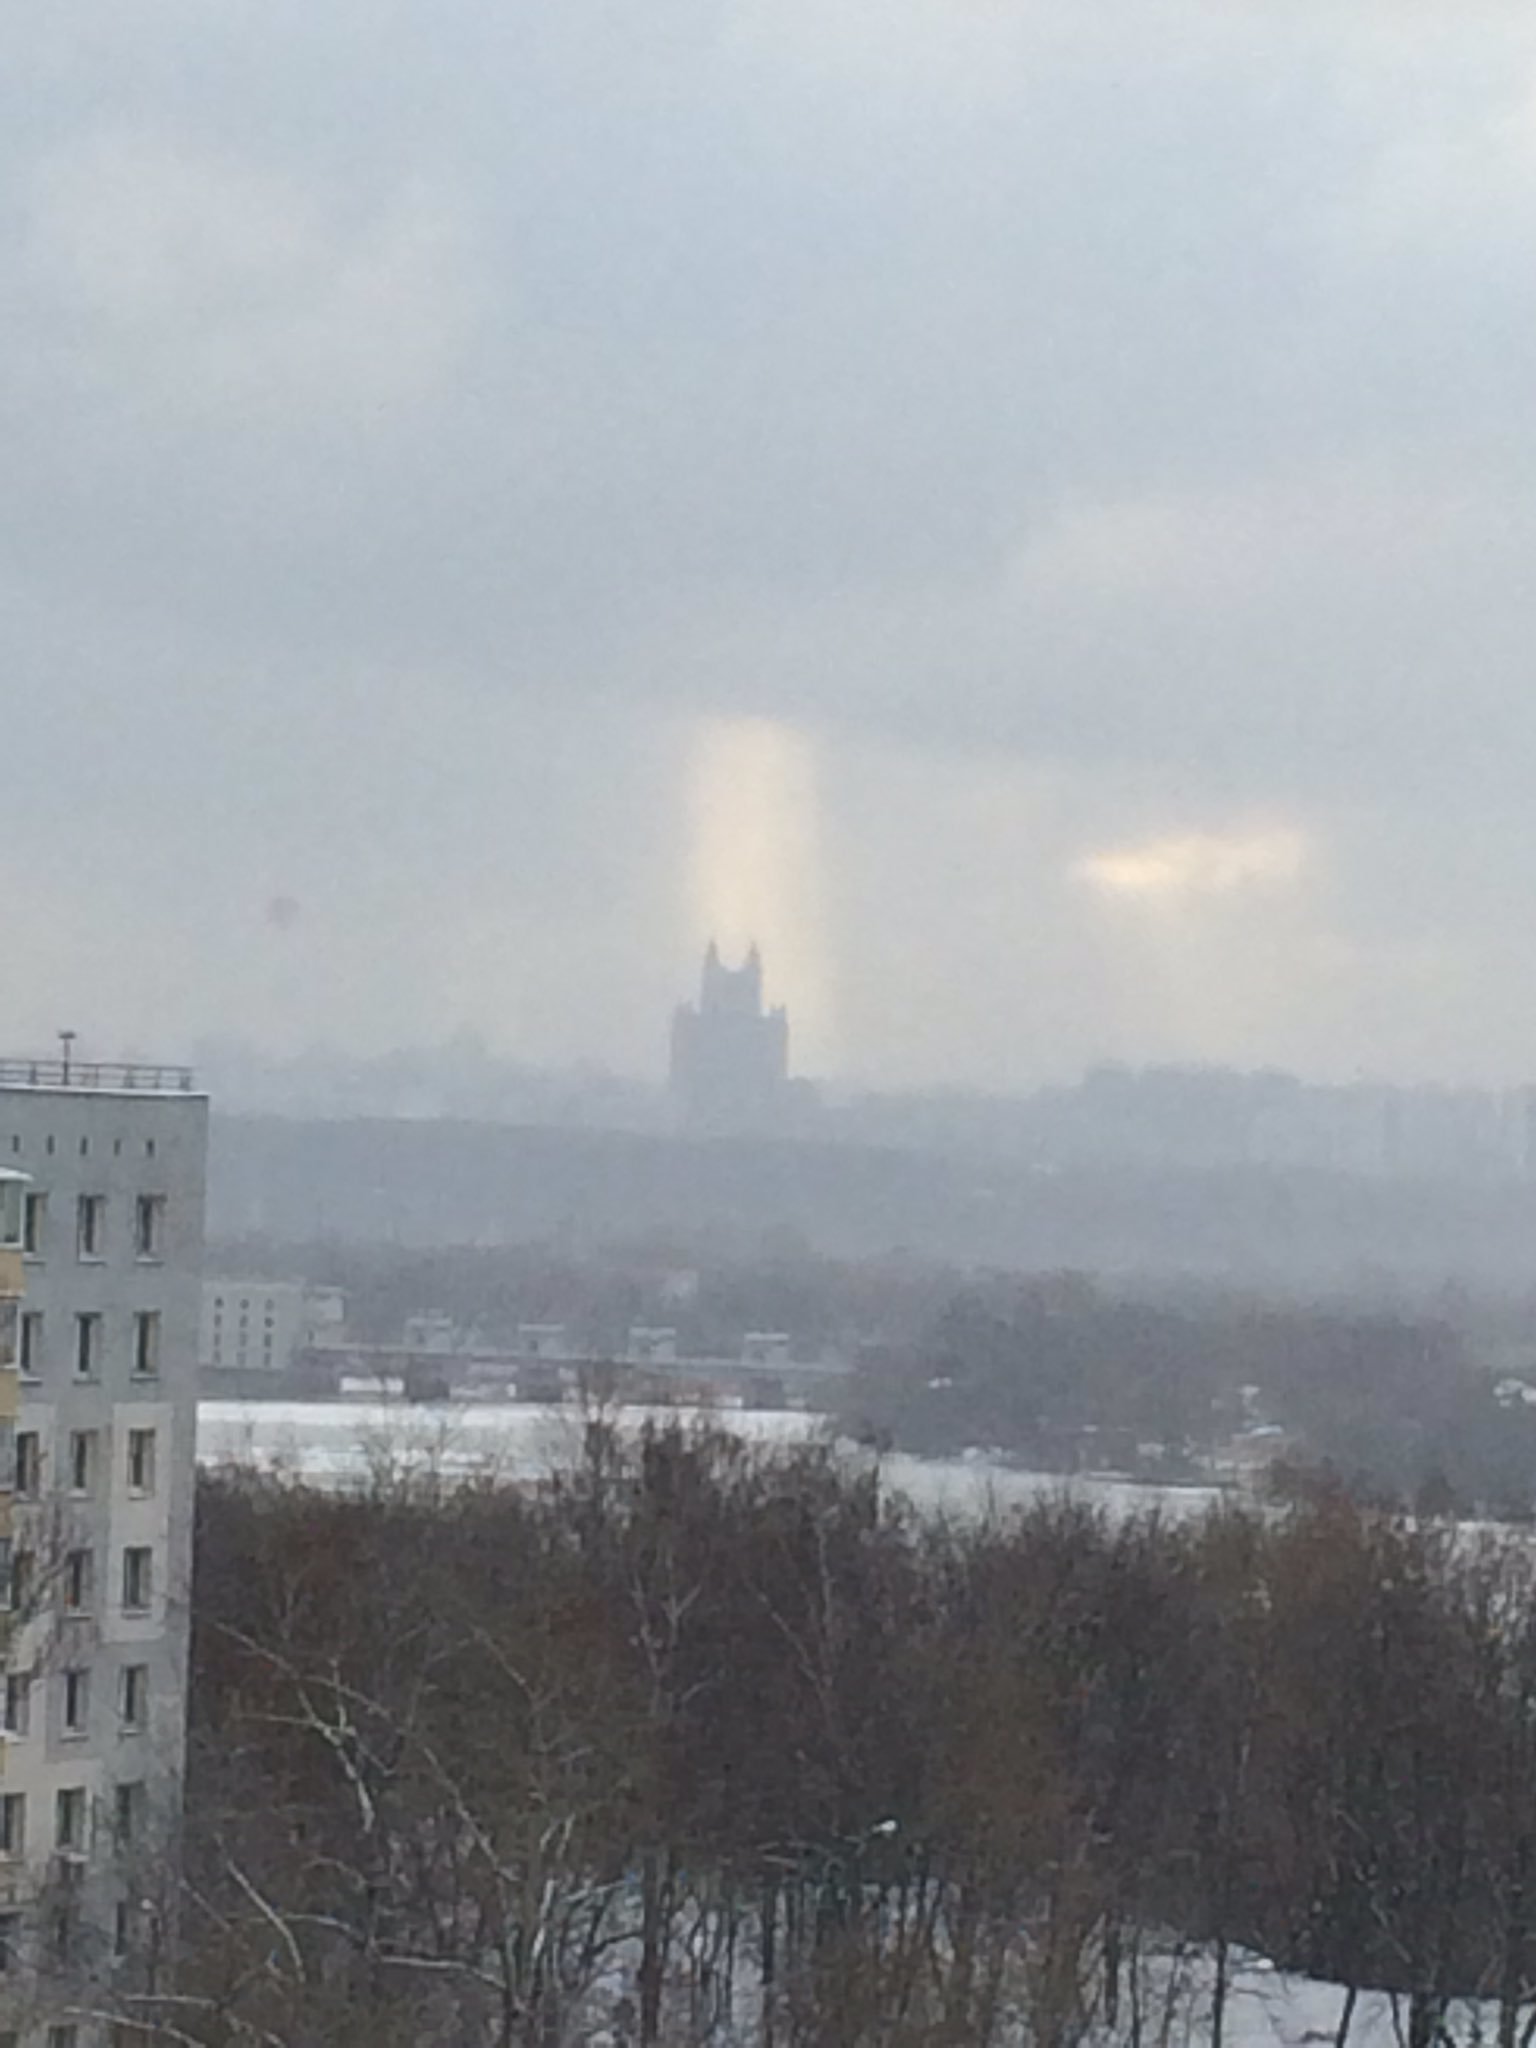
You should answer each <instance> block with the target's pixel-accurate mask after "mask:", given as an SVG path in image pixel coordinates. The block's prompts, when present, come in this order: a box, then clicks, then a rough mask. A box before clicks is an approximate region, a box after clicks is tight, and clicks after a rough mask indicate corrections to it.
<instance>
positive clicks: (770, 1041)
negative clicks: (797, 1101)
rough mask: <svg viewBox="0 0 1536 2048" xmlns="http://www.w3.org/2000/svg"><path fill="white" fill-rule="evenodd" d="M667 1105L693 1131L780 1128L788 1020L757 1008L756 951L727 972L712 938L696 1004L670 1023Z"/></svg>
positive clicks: (760, 963) (785, 1094)
mask: <svg viewBox="0 0 1536 2048" xmlns="http://www.w3.org/2000/svg"><path fill="white" fill-rule="evenodd" d="M671 1088H672V1099H673V1102H674V1103H675V1104H676V1107H677V1111H678V1115H679V1118H680V1119H681V1121H682V1122H683V1124H684V1125H685V1126H686V1127H687V1128H689V1129H691V1130H696V1131H704V1132H730V1131H762V1130H771V1129H772V1128H773V1127H774V1126H775V1125H777V1124H779V1123H781V1122H782V1120H783V1118H784V1115H785V1111H786V1107H787V1102H788V1089H789V1017H788V1015H787V1013H786V1012H785V1011H784V1010H783V1009H774V1010H769V1009H765V1008H764V1006H763V961H762V955H761V954H760V953H759V951H758V949H757V947H756V946H753V947H752V949H751V951H750V952H749V953H748V954H747V957H746V960H745V961H744V962H743V964H742V965H741V966H740V967H727V966H726V965H725V963H724V961H723V960H722V959H721V958H720V949H719V947H718V946H717V945H716V944H715V942H714V940H713V939H711V941H710V943H709V950H708V952H706V954H705V955H704V972H703V975H702V977H701V980H700V984H699V999H698V1001H697V1002H696V1003H683V1004H682V1005H680V1007H679V1008H678V1009H677V1011H676V1012H675V1013H674V1015H673V1018H672V1067H671Z"/></svg>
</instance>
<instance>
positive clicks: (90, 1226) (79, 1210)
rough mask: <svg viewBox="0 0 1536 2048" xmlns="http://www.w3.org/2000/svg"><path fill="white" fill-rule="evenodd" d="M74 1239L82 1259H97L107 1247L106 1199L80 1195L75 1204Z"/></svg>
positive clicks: (101, 1256)
mask: <svg viewBox="0 0 1536 2048" xmlns="http://www.w3.org/2000/svg"><path fill="white" fill-rule="evenodd" d="M75 1238H76V1245H77V1248H78V1251H79V1255H80V1257H81V1258H82V1259H99V1258H103V1257H104V1256H105V1254H106V1247H107V1198H106V1196H105V1195H81V1197H80V1198H79V1200H78V1201H77V1202H76V1204H75Z"/></svg>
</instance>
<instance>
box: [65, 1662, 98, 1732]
mask: <svg viewBox="0 0 1536 2048" xmlns="http://www.w3.org/2000/svg"><path fill="white" fill-rule="evenodd" d="M90 1725H91V1674H90V1672H89V1671H87V1670H84V1669H79V1670H75V1671H66V1672H65V1673H64V1715H63V1727H64V1733H65V1734H66V1735H87V1734H89V1733H90Z"/></svg>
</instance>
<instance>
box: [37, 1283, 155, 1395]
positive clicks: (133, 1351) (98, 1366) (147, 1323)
mask: <svg viewBox="0 0 1536 2048" xmlns="http://www.w3.org/2000/svg"><path fill="white" fill-rule="evenodd" d="M55 1320H58V1319H57V1318H56V1319H55ZM52 1327H53V1326H52V1325H51V1324H50V1323H48V1322H47V1321H45V1319H44V1312H43V1310H42V1309H40V1308H29V1309H19V1308H18V1307H17V1305H16V1303H15V1302H14V1301H0V1366H7V1365H15V1366H16V1367H17V1369H18V1370H19V1371H20V1373H21V1377H22V1378H23V1379H24V1380H40V1379H41V1378H42V1377H43V1374H44V1371H45V1369H46V1367H47V1364H48V1348H49V1341H50V1333H51V1330H52ZM160 1329H161V1320H160V1311H159V1309H157V1308H141V1309H135V1310H134V1311H133V1314H132V1317H131V1320H130V1322H129V1326H128V1332H127V1334H128V1340H129V1341H128V1356H129V1360H130V1363H131V1369H132V1372H133V1376H134V1378H135V1379H141V1380H152V1379H154V1378H156V1377H157V1376H158V1374H159V1371H160ZM69 1332H70V1338H69V1355H70V1363H71V1366H72V1368H73V1373H74V1377H75V1378H76V1379H77V1380H94V1379H99V1378H100V1377H101V1372H102V1368H103V1366H104V1364H105V1362H106V1357H107V1318H106V1317H105V1316H104V1315H103V1314H102V1312H101V1310H100V1309H83V1310H80V1311H78V1312H77V1313H76V1314H75V1315H74V1316H73V1317H72V1318H71V1319H70V1325H69Z"/></svg>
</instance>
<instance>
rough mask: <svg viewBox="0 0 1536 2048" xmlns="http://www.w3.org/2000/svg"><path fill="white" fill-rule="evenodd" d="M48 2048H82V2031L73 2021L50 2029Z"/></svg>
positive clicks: (67, 2021)
mask: <svg viewBox="0 0 1536 2048" xmlns="http://www.w3.org/2000/svg"><path fill="white" fill-rule="evenodd" d="M48 2048H80V2029H79V2028H78V2027H77V2026H76V2025H75V2024H74V2022H73V2021H72V2020H66V2021H65V2022H64V2023H63V2025H61V2026H55V2027H50V2028H49V2029H48Z"/></svg>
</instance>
